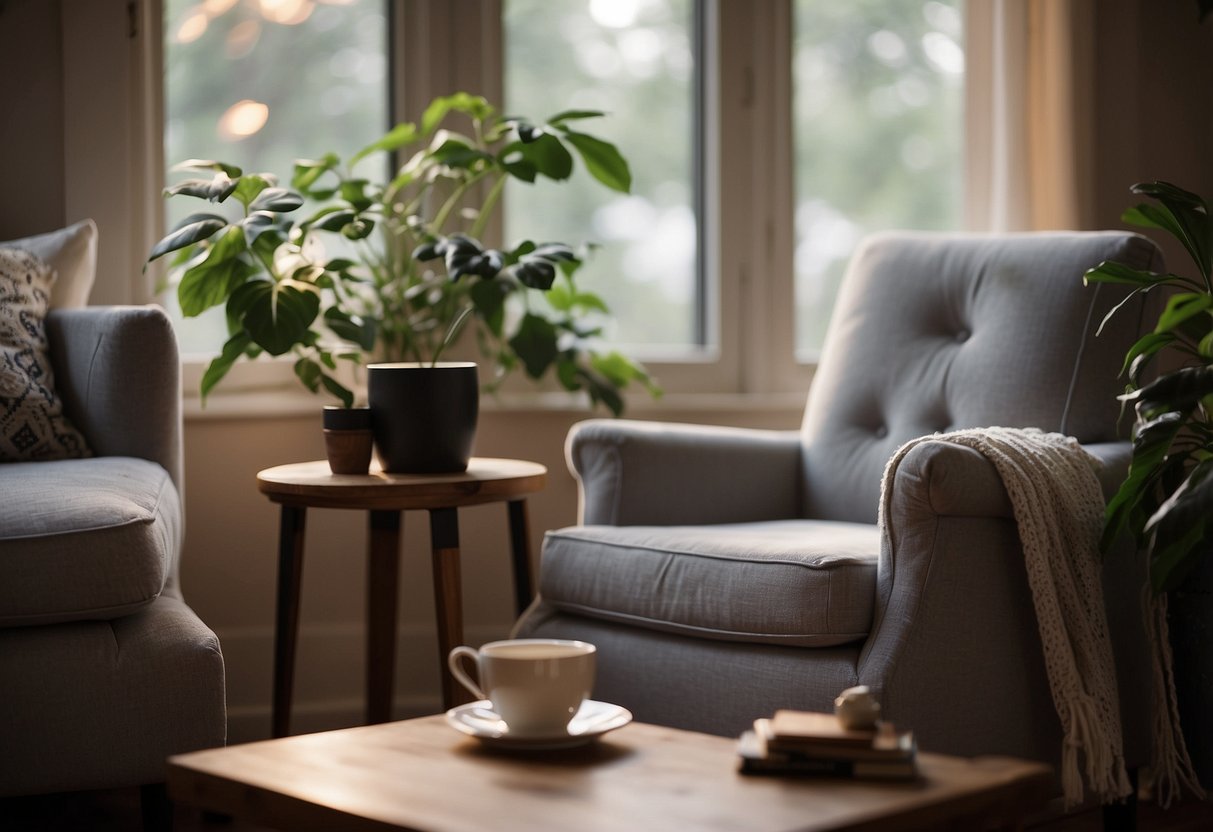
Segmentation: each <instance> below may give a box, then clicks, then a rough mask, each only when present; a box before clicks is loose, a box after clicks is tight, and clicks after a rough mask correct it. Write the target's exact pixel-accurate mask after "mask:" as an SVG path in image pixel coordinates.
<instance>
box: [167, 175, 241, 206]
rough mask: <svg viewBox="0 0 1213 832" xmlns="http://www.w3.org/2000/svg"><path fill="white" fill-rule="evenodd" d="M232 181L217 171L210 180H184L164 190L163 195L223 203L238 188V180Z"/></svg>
mask: <svg viewBox="0 0 1213 832" xmlns="http://www.w3.org/2000/svg"><path fill="white" fill-rule="evenodd" d="M241 179H243V177H240V178H238V179H232V178H231V177H230V176H228V175H227V174H226V173H224V172H223V171H219V172H218V173H216V174H215V175H214V176H213V177H211V178H210V179H186V180H184V181H182V182H178V183H177V184H175V185H170V186H169V187H167V188H165V189H164V195H165V196H166V197H169V196H178V195H183V196H196V197H198V198H199V199H206V200H210V201H211V202H223V201H224V200H226V199H227V198H228V197H229V196H231V195H232V194H233V193H234V192H235V191H236V188H237V187H238V186H239V183H240V180H241Z"/></svg>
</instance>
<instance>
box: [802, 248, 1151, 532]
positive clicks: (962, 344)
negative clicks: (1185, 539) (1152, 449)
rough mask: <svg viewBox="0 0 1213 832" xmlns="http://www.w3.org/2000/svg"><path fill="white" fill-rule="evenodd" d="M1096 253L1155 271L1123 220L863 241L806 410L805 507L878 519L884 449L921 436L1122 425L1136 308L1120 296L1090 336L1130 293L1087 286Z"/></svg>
mask: <svg viewBox="0 0 1213 832" xmlns="http://www.w3.org/2000/svg"><path fill="white" fill-rule="evenodd" d="M1104 260H1114V261H1118V262H1122V263H1125V264H1127V265H1129V266H1132V267H1134V268H1138V269H1150V270H1152V271H1158V270H1161V269H1162V254H1161V252H1160V251H1159V250H1158V248H1157V247H1156V246H1155V245H1154V243H1153V242H1151V241H1150V240H1149V239H1147V238H1145V237H1142V236H1140V235H1138V234H1132V233H1127V232H1031V233H1019V234H994V235H976V234H931V233H905V232H899V233H890V234H881V235H876V236H873V237H870V238H869V239H868V240H866V241H865V243H864V244H863V245H862V246H861V248H860V250H859V251H858V252H857V253H856V255H855V256H854V257H853V258H852V261H851V265H850V268H849V270H848V272H847V276H846V279H845V280H844V281H843V286H842V291H841V294H840V296H839V298H838V303H837V305H836V307H835V309H834V315H833V318H832V319H831V322H830V329H829V333H828V335H827V337H826V343H825V348H824V350H823V353H822V359H821V363H820V365H819V367H818V371H817V375H816V377H815V378H814V380H813V385H812V388H811V390H810V393H809V400H808V405H807V407H806V410H805V417H804V423H803V426H802V429H801V434H802V439H803V442H804V448H805V451H804V455H803V456H804V463H803V465H804V489H805V490H804V492H803V493H802V502H803V510H804V512H805V516H807V517H811V518H817V519H825V520H850V521H854V522H862V523H875V522H876V511H877V504H878V501H879V492H880V479H881V474H882V472H883V469H884V466H885V463H886V462H887V460H888V459H889V457H890V456H892V455H893V453H894V452H895V451H896V450H897V448H898V447H900V446H901V445H902V444H903V443H905V442H906V441H908V440H910V439H913V438H915V437H918V436H923V435H926V434H931V433H936V432H941V431H948V430H955V429H958V428H970V427H985V426H992V425H998V426H1002V427H1038V428H1041V429H1042V430H1048V431H1060V432H1062V433H1066V434H1068V435H1071V436H1074V437H1076V438H1077V439H1078V440H1079V441H1080V442H1084V443H1090V442H1105V441H1111V440H1113V439H1116V438H1118V437H1119V438H1123V432H1121V431H1118V415H1119V405H1118V403H1117V401H1116V396H1117V394H1118V393H1120V392H1122V390H1123V382H1122V381H1121V380H1120V379H1119V378H1118V375H1119V373H1120V368H1121V363H1122V361H1123V359H1124V355H1125V352H1126V351H1127V350H1128V349H1129V347H1130V346H1131V345H1132V344H1133V342H1134V340H1136V338H1137V336H1138V331H1139V329H1140V325H1141V322H1142V315H1141V312H1142V311H1143V310H1142V309H1140V308H1139V309H1137V310H1136V311H1137V312H1138V314H1133V310H1132V309H1129V308H1126V309H1124V310H1121V311H1120V312H1119V313H1118V314H1117V315H1116V316H1115V317H1114V318H1113V319H1112V321H1110V322H1109V324H1108V325H1107V326H1106V327H1105V328H1104V330H1103V332H1102V333H1101V334H1100V335H1099V337H1098V338H1097V337H1095V332H1096V330H1097V329H1098V327H1099V324H1100V322H1101V321H1102V320H1103V318H1104V315H1105V314H1107V312H1108V311H1109V310H1110V309H1112V307H1113V306H1115V304H1116V303H1118V302H1119V301H1120V300H1122V299H1123V298H1124V296H1125V291H1117V289H1118V288H1119V287H1114V286H1111V285H1104V286H1091V287H1087V286H1084V285H1083V281H1082V276H1083V273H1084V272H1085V271H1086V270H1087V269H1088V268H1090V267H1092V266H1095V265H1097V264H1098V263H1100V262H1102V261H1104ZM1126 291H1127V290H1126ZM1133 303H1136V304H1138V306H1139V307H1140V306H1141V303H1142V302H1141V301H1140V299H1134V301H1133ZM1127 425H1128V423H1127V422H1125V423H1124V425H1123V427H1124V430H1126V431H1127Z"/></svg>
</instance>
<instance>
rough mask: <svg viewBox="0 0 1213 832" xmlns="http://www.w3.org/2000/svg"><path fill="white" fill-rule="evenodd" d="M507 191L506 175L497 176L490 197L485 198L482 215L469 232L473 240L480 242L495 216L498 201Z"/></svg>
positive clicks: (481, 208) (481, 209)
mask: <svg viewBox="0 0 1213 832" xmlns="http://www.w3.org/2000/svg"><path fill="white" fill-rule="evenodd" d="M504 190H505V175H504V174H500V173H499V174H497V180H496V181H495V182H494V183H493V187H492V188H490V189H489V192H488V195H487V196H486V197H485V198H484V203H483V204H482V205H481V206H480V214H479V215H478V216H477V217H476V222H475V224H474V225H473V226H472V230H471V231H470V232H469V234H470V236H471V237H472V238H473V239H476V240H479V239H480V235H481V234H483V233H484V228H485V226H486V225H488V222H489V217H490V216H492V214H493V209H494V208H496V207H497V200H499V199H500V198H501V194H502V192H503V191H504Z"/></svg>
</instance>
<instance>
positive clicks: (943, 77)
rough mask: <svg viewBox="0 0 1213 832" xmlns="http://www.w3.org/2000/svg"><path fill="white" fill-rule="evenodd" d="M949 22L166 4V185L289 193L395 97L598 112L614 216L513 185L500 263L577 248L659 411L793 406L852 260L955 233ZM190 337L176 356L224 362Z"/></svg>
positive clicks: (542, 0) (612, 8)
mask: <svg viewBox="0 0 1213 832" xmlns="http://www.w3.org/2000/svg"><path fill="white" fill-rule="evenodd" d="M961 3H962V0H864V2H859V3H837V2H834V1H833V0H767V1H766V2H762V3H751V4H742V3H734V2H724V0H479V2H476V3H472V2H468V3H453V2H449V0H411V2H410V3H395V4H393V3H390V2H389V0H164V8H163V22H164V40H163V47H164V65H165V74H164V82H163V83H164V99H165V134H164V141H165V159H166V161H167V162H168V163H169V164H172V163H174V162H177V161H179V160H181V159H183V158H185V157H186V156H210V157H212V158H218V159H222V160H224V161H229V162H232V163H235V164H237V165H240V166H241V167H243V168H245V169H246V170H273V171H278V172H282V173H284V174H285V173H286V172H287V171H289V170H290V163H291V161H292V160H293V159H294V158H296V157H299V156H315V155H319V154H322V153H324V152H326V151H328V150H334V151H337V152H338V153H340V154H348V153H349V152H351V151H353V150H355V149H356V148H357V146H360V145H361V144H362V143H364V142H365V141H366V140H367V137H373V136H378V135H380V134H381V132H382V130H383V129H384V128H385V127H386V126H388V124H389V122H390V120H391V115H390V101H391V100H392V99H391V97H390V96H392V95H394V96H395V101H396V103H397V106H398V108H399V111H400V112H399V117H400V118H402V119H415V118H417V117H418V116H419V113H420V109H421V108H422V107H423V106H424V105H425V103H427V102H428V101H429V100H430V99H431V98H432V97H434V96H435V95H441V94H447V93H449V92H452V91H454V90H457V89H467V90H472V91H476V92H479V93H482V94H484V95H486V96H488V97H489V98H490V99H494V100H496V101H497V102H499V103H500V105H501V109H502V110H503V111H504V112H507V113H511V114H513V113H517V114H522V115H526V116H529V117H532V118H535V119H542V118H544V117H546V116H549V115H552V114H555V113H557V112H559V111H561V110H565V109H593V110H602V111H604V112H606V113H607V116H606V118H603V119H599V120H595V121H593V122H586V130H587V131H589V132H592V133H595V134H597V135H601V136H602V137H604V138H606V139H608V140H610V141H612V142H614V143H615V144H616V145H617V146H618V147H619V148H620V150H621V151H622V152H623V153H624V155H625V156H626V157H627V158H628V160H629V162H630V164H631V167H632V173H633V193H632V194H631V195H629V196H620V195H618V194H615V193H612V192H610V191H608V190H606V189H604V188H603V187H601V186H600V185H599V184H598V183H597V182H595V181H593V180H592V179H591V178H589V177H579V179H581V180H582V181H580V182H578V183H576V184H575V185H569V184H561V185H552V184H551V183H544V182H542V181H541V182H540V183H538V184H536V185H534V186H529V187H528V186H525V185H521V184H519V183H511V184H510V188H509V189H507V192H506V196H505V201H504V206H503V211H502V214H501V218H502V223H503V234H504V237H505V241H506V242H514V241H516V240H519V239H522V238H531V239H535V240H541V239H543V238H546V239H564V240H569V241H585V242H590V243H597V244H599V247H598V248H597V249H596V250H595V251H594V253H593V255H592V256H591V259H590V261H589V263H588V264H587V266H586V267H585V268H584V269H583V270H582V272H581V273H580V274H579V279H580V280H582V281H583V283H584V285H585V286H586V287H587V288H590V289H592V290H593V291H596V292H598V293H599V294H601V295H602V296H603V297H604V298H605V299H606V300H607V302H608V304H609V305H610V306H611V308H612V311H613V313H614V318H613V321H612V323H611V325H610V330H609V332H608V335H609V337H610V338H611V340H612V341H614V342H615V343H617V344H619V345H620V346H622V347H624V348H625V349H627V350H628V351H629V352H631V353H632V354H634V355H636V356H637V357H639V358H641V359H642V360H643V361H645V362H646V363H647V364H648V365H649V367H650V369H651V370H653V371H654V372H655V374H656V375H657V376H658V378H659V379H660V381H661V383H662V384H663V386H665V387H666V389H667V391H669V392H674V393H677V392H688V393H705V392H711V393H746V392H754V393H771V392H780V391H783V392H790V393H791V392H795V393H803V391H804V389H805V387H806V385H807V384H808V382H809V375H808V374H809V373H810V372H811V364H812V361H814V360H815V357H816V354H817V352H818V351H819V349H820V347H821V344H822V340H823V336H824V332H825V327H826V323H827V321H828V319H829V315H830V312H831V309H832V306H833V301H834V296H835V294H836V292H837V288H838V284H839V281H840V280H841V277H842V274H843V271H844V269H845V266H846V263H847V260H848V259H849V257H850V255H851V253H852V251H853V248H854V246H855V244H856V243H857V242H858V240H859V239H860V238H861V237H862V236H863V235H864V234H866V233H869V232H871V231H876V230H879V229H887V228H923V229H947V228H957V227H959V224H960V221H959V216H960V210H961V181H960V177H961V173H960V171H961V150H962V135H961V131H962V123H961V107H962V104H961V101H962V92H963V78H964V53H963V42H962V17H961V12H960V8H961ZM389 8H390V9H391V10H392V11H394V12H395V13H396V17H395V19H393V16H392V15H390V14H389ZM454 43H457V44H460V45H461V48H458V49H450V48H448V44H454ZM318 55H319V56H323V57H322V59H319V60H318V59H317V56H318ZM380 160H381V157H375V158H372V159H369V160H367V161H366V163H369V164H377V163H380ZM172 178H175V176H174V177H172ZM165 204H166V205H167V206H168V208H170V209H173V210H175V211H178V212H184V211H187V210H190V208H191V206H189V205H188V200H171V201H168V202H167V203H165ZM178 219H180V214H178V215H176V216H169V217H167V222H168V223H169V224H170V225H171V224H173V223H175V222H176V221H177V220H178ZM166 304H167V305H169V306H172V305H173V303H172V299H171V298H167V297H166ZM212 312H213V313H214V314H213V315H211V316H210V317H209V319H193V320H186V321H179V322H178V325H179V330H180V334H181V341H182V348H183V352H186V353H190V352H207V351H213V350H214V349H215V348H216V346H217V345H218V344H219V343H221V341H222V332H221V331H222V328H223V324H222V320H221V312H220V311H219V310H212ZM798 362H799V363H798ZM187 389H189V387H188V382H187Z"/></svg>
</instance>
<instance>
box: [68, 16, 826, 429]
mask: <svg viewBox="0 0 1213 832" xmlns="http://www.w3.org/2000/svg"><path fill="white" fill-rule="evenodd" d="M704 2H705V4H706V5H705V24H706V25H705V29H706V35H707V44H706V45H705V48H704V50H703V55H704V63H705V79H704V91H705V93H704V98H705V100H704V121H705V136H704V137H703V148H704V166H705V169H706V170H705V203H706V216H703V217H700V221H701V222H702V223H704V233H703V235H702V236H703V239H704V240H705V241H706V242H705V248H706V250H705V251H703V252H701V257H703V258H704V262H705V269H706V275H707V285H708V293H709V295H708V298H707V304H708V306H707V308H708V333H709V336H710V339H711V341H712V343H713V346H712V347H710V348H706V349H702V350H693V351H690V352H689V353H688V354H687V355H685V356H679V360H677V361H672V360H662V359H659V358H656V357H654V358H646V357H645V356H644V355H643V353H636V355H637V357H639V358H640V359H641V360H643V361H645V364H646V366H647V367H648V368H649V369H650V371H651V372H652V373H653V374H654V375H655V376H656V377H657V378H658V379H659V381H660V383H661V385H662V386H663V387H664V388H665V390H666V394H667V395H666V396H665V398H664V399H663V401H661V402H656V403H653V402H651V401H649V400H648V399H647V396H645V394H643V393H642V392H637V393H636V394H633V395H632V396H630V398H629V404H630V405H631V407H632V412H633V413H637V412H639V413H643V412H644V411H646V410H649V409H651V408H658V409H660V408H662V407H685V406H687V405H688V403H690V402H692V401H696V402H698V403H699V404H706V403H708V402H719V403H721V404H722V405H724V406H728V407H737V406H745V403H746V402H748V401H752V402H755V403H761V404H759V405H757V406H769V405H770V404H771V403H772V402H780V403H782V404H784V405H788V404H792V405H793V406H794V403H795V402H797V401H803V396H804V392H805V391H806V390H807V389H808V385H809V382H810V381H811V378H812V373H813V369H814V365H812V364H804V363H800V362H798V361H797V359H796V352H795V320H794V315H795V304H794V302H793V299H794V270H793V263H792V255H793V246H794V240H793V233H794V232H793V216H794V194H793V177H792V173H791V172H792V165H793V143H792V114H791V107H792V103H791V102H792V75H791V57H792V42H791V39H792V31H793V26H792V14H793V12H792V2H791V0H763V2H759V3H738V2H729V1H728V0H704ZM501 7H502V6H501V0H392V3H391V12H392V14H391V21H392V22H391V33H390V38H391V41H390V42H391V48H392V50H393V54H394V55H396V56H399V59H398V60H396V61H393V73H392V79H391V90H392V95H393V101H392V105H393V110H394V112H395V113H397V114H413V113H418V112H420V110H421V108H423V107H424V105H425V104H426V103H427V102H428V101H429V100H430V99H431V98H433V97H434V96H435V95H440V94H447V93H449V92H452V91H455V90H459V89H469V90H475V91H477V92H480V93H482V94H484V95H485V96H486V97H488V98H490V99H491V100H497V101H499V100H501V95H502V89H501V75H502V72H501V64H502V55H503V49H502V26H501ZM63 19H64V28H63V33H64V46H63V49H64V89H65V97H64V98H65V101H64V103H65V111H66V113H67V115H68V118H67V129H66V131H65V132H66V133H67V137H66V138H67V141H66V143H65V155H66V158H67V170H66V174H67V180H66V181H67V182H69V183H70V186H69V188H70V190H69V193H68V197H67V199H68V202H69V205H68V207H69V210H68V212H67V213H68V215H69V216H77V215H79V216H93V217H95V218H97V220H98V223H99V225H100V226H101V239H102V246H101V273H100V276H99V281H98V285H97V288H96V289H95V290H94V293H93V298H92V300H93V302H94V303H113V302H119V303H148V302H155V300H156V295H155V282H156V280H157V270H156V269H154V268H153V269H148V270H147V271H146V272H145V271H144V269H143V263H144V257H145V253H146V252H147V251H148V250H150V247H151V245H152V244H153V243H154V242H155V240H157V239H159V237H160V236H161V235H162V234H163V231H164V229H163V222H164V221H163V208H162V204H161V197H160V191H161V189H162V187H163V185H164V182H163V170H164V163H163V162H164V160H163V142H162V136H161V131H162V129H163V127H162V125H163V107H162V97H163V89H162V78H163V73H162V71H161V34H160V33H161V31H162V14H161V3H160V0H137V2H135V3H128V2H126V0H63ZM469 31H478V32H479V43H478V45H477V48H474V49H468V48H460V47H457V44H462V43H466V39H467V36H468V35H467V33H468V32H469ZM726 33H727V34H726ZM98 65H100V66H106V67H118V66H120V67H121V69H122V76H123V78H124V83H123V84H115V85H111V86H108V87H105V88H103V89H102V91H101V95H100V100H99V96H98V91H97V90H95V89H94V86H93V80H94V79H93V77H92V73H93V68H94V67H96V66H98ZM116 112H117V113H123V114H125V118H124V119H122V122H123V123H122V127H123V129H122V130H121V131H115V130H114V123H115V122H114V118H113V113H116ZM98 137H108V138H107V140H106V142H105V143H104V145H103V152H98V146H97V141H98ZM625 152H626V149H625ZM633 152H635V151H633ZM115 195H119V196H120V199H119V202H120V204H119V205H118V206H117V208H116V207H115ZM111 241H120V242H119V243H117V244H114V243H112V242H111ZM121 275H127V276H129V277H128V278H126V279H125V282H124V279H123V278H122V277H120V276H121ZM206 363H207V359H206V357H205V356H196V355H186V356H183V362H182V366H183V388H184V393H185V396H186V401H187V413H188V412H196V411H197V404H196V397H197V389H198V381H199V379H200V377H201V373H202V371H203V370H204V369H205V365H206ZM518 389H520V390H522V389H524V387H523V386H520V387H519V388H518ZM509 400H510V402H512V403H514V404H518V403H522V404H523V405H524V406H525V405H527V404H533V405H536V406H544V404H543V402H550V401H551V400H552V398H551V397H550V396H548V397H544V396H537V395H535V396H528V395H526V394H518V395H515V396H511V397H510V398H509ZM562 406H568V402H567V401H564V402H563V405H562ZM314 407H315V398H314V397H312V396H310V395H308V394H306V393H305V392H304V391H302V389H301V388H300V386H299V385H298V383H297V382H296V381H295V380H294V378H293V376H292V374H291V372H290V367H289V362H275V361H259V362H250V363H244V364H238V365H237V366H236V367H235V368H233V371H232V372H231V374H230V375H229V377H228V378H226V379H225V380H224V384H223V385H221V389H219V390H216V392H215V393H214V394H212V396H211V397H210V398H209V399H208V406H207V410H208V411H209V412H211V413H217V414H227V413H233V412H238V413H243V414H246V415H256V414H258V413H264V414H266V415H273V414H275V413H279V412H283V411H284V410H290V411H294V410H302V409H304V408H314Z"/></svg>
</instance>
